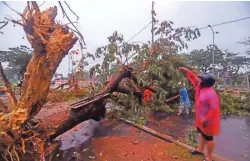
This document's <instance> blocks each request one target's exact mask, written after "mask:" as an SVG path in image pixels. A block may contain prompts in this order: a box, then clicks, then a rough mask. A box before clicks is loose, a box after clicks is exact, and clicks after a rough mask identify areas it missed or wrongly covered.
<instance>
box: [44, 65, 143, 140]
mask: <svg viewBox="0 0 250 161" xmlns="http://www.w3.org/2000/svg"><path fill="white" fill-rule="evenodd" d="M124 78H131V69H124V70H123V71H121V72H119V73H118V74H117V75H116V76H114V77H113V79H111V81H110V82H109V83H108V84H107V85H106V86H105V87H104V88H103V90H101V91H100V92H99V94H97V95H96V96H94V97H89V98H87V99H83V100H80V101H78V102H76V103H74V104H72V105H71V111H70V115H69V116H68V118H67V119H66V120H65V121H64V122H62V123H61V124H60V125H59V126H58V127H56V129H55V131H54V132H53V133H52V134H51V135H50V136H49V141H52V140H53V139H55V138H56V137H57V136H59V135H61V134H63V133H64V132H66V131H68V130H70V129H71V128H73V127H74V126H76V125H77V124H79V123H81V122H83V121H86V120H90V119H93V120H96V121H99V120H100V119H101V118H103V117H105V112H106V108H105V104H106V103H105V99H106V98H108V97H109V96H110V94H111V93H112V92H115V91H117V92H122V93H127V94H129V93H130V92H132V93H136V95H137V96H138V97H139V96H142V95H140V94H139V93H141V92H140V91H136V90H134V89H132V90H126V89H125V90H123V91H120V87H119V83H120V82H121V81H122V80H123V79H124ZM129 80H130V79H129ZM132 84H133V82H132Z"/></svg>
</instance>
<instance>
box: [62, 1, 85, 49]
mask: <svg viewBox="0 0 250 161" xmlns="http://www.w3.org/2000/svg"><path fill="white" fill-rule="evenodd" d="M58 3H59V6H60V7H61V9H62V13H63V15H65V16H66V18H67V20H68V21H69V22H70V24H71V25H72V26H73V27H74V28H75V30H74V31H75V33H76V34H77V35H78V36H79V37H80V38H81V41H82V42H83V44H84V45H86V43H85V41H84V38H83V36H82V34H81V32H80V31H79V30H78V28H77V27H76V26H75V25H74V23H73V22H72V21H71V19H70V18H69V16H68V15H67V13H66V11H65V10H64V8H63V6H62V4H61V2H60V1H59V2H58ZM80 44H81V43H80ZM82 48H83V47H82Z"/></svg>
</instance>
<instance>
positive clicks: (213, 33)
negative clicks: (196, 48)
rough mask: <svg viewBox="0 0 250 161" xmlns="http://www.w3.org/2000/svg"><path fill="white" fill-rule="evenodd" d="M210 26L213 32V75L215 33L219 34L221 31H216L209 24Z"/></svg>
mask: <svg viewBox="0 0 250 161" xmlns="http://www.w3.org/2000/svg"><path fill="white" fill-rule="evenodd" d="M208 27H209V28H210V29H211V30H212V33H213V62H212V63H213V71H212V73H213V75H214V74H215V73H214V34H218V33H219V32H216V31H215V32H214V30H213V28H212V26H211V25H208Z"/></svg>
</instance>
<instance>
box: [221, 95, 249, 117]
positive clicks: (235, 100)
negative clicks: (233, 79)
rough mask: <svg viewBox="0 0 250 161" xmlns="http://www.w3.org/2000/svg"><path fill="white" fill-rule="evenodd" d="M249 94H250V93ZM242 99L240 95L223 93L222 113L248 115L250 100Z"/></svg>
mask: <svg viewBox="0 0 250 161" xmlns="http://www.w3.org/2000/svg"><path fill="white" fill-rule="evenodd" d="M248 95H249V94H248ZM248 99H249V98H248V96H247V97H246V99H242V98H240V97H235V96H232V95H231V94H227V93H221V94H220V101H221V114H223V115H232V114H233V115H247V114H249V112H248V110H249V109H250V101H249V100H248Z"/></svg>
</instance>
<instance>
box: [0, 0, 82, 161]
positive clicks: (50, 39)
mask: <svg viewBox="0 0 250 161" xmlns="http://www.w3.org/2000/svg"><path fill="white" fill-rule="evenodd" d="M31 3H32V5H31V7H30V6H29V3H28V6H27V7H26V8H25V10H24V12H23V14H22V22H23V23H20V22H17V21H16V22H17V23H18V24H19V25H22V26H23V28H24V31H25V33H26V37H27V39H28V41H29V42H30V44H31V46H32V48H33V53H32V58H31V60H30V62H29V64H28V66H27V70H26V73H25V74H24V82H23V85H22V95H21V96H22V97H21V98H20V101H19V102H17V103H16V107H15V108H14V109H13V110H12V111H11V112H10V113H8V114H7V115H4V114H1V113H0V134H1V135H0V142H1V144H0V151H1V153H2V154H3V156H7V157H11V155H12V156H16V155H17V154H16V152H15V151H16V150H15V143H17V142H19V141H20V140H21V139H22V138H21V137H22V136H21V134H22V132H23V129H24V128H23V127H25V126H24V125H25V124H26V122H27V121H28V120H30V119H31V118H33V117H34V116H35V115H36V114H37V113H38V112H39V111H40V109H41V108H42V106H43V104H44V103H45V101H46V97H47V95H48V91H49V85H50V81H51V79H52V76H53V74H54V73H55V71H56V69H57V67H58V65H59V64H60V62H61V61H62V59H63V57H64V56H65V55H66V54H67V53H68V51H69V50H70V49H71V48H72V47H73V45H74V44H75V43H76V41H77V38H76V36H75V35H74V34H73V33H70V32H69V30H68V28H67V26H62V25H60V24H56V23H55V17H56V15H57V8H56V7H51V8H49V9H47V10H45V11H40V9H39V7H38V5H37V3H36V2H35V1H32V2H31ZM12 22H14V20H13V21H12ZM6 86H7V84H6ZM12 97H13V98H12V99H13V100H15V98H14V97H15V96H12ZM26 140H27V138H26ZM24 144H25V143H24ZM22 146H24V145H22ZM24 147H25V146H24ZM16 158H18V156H16ZM5 159H7V160H8V159H9V158H5Z"/></svg>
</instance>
